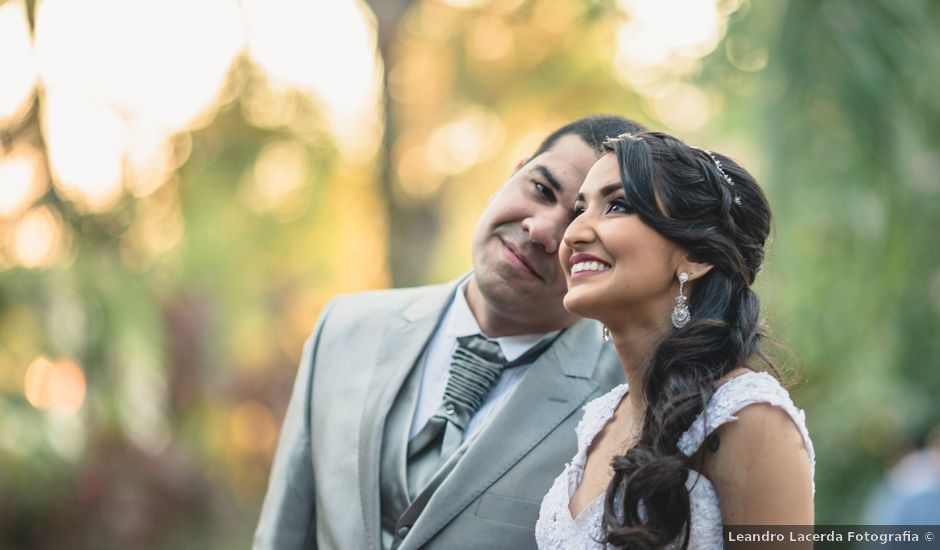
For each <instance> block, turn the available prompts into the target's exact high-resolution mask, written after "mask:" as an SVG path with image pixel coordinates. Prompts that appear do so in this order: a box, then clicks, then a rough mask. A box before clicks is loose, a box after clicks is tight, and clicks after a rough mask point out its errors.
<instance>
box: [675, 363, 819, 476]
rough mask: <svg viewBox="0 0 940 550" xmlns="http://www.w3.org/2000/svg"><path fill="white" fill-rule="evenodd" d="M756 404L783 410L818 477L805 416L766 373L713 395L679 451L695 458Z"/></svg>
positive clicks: (743, 377) (730, 384) (750, 375)
mask: <svg viewBox="0 0 940 550" xmlns="http://www.w3.org/2000/svg"><path fill="white" fill-rule="evenodd" d="M757 403H767V404H769V405H773V406H775V407H780V408H781V409H783V411H784V412H786V413H787V414H788V415H789V416H790V419H791V420H793V423H794V424H795V425H796V427H797V429H798V430H799V431H800V435H801V436H802V437H803V446H804V447H805V448H806V453H807V454H808V455H809V460H810V472H811V473H812V474H813V475H814V477H815V471H816V453H815V451H814V450H813V442H812V441H811V440H810V438H809V431H808V430H807V429H806V414H805V413H804V412H803V411H802V410H800V409H798V408H797V407H796V405H794V404H793V400H792V399H790V394H789V393H788V392H787V390H786V389H785V388H784V387H783V386H781V385H780V382H779V381H778V380H777V379H776V378H774V377H773V376H771V375H770V374H767V373H766V372H747V373H745V374H742V375H740V376H736V377H734V378H732V379H731V380H729V381H728V382H726V383H724V384H722V386H721V387H720V388H718V389H717V390H716V391H715V394H714V395H712V398H711V399H710V400H709V402H708V404H707V405H706V406H705V410H704V411H702V412H701V413H700V414H699V415H698V416H697V417H696V418H695V421H694V422H692V426H691V427H690V428H689V429H688V430H687V431H686V432H685V433H684V434H682V437H680V438H679V443H678V445H679V450H680V451H682V453H683V454H685V455H686V456H692V455H693V454H695V452H696V451H698V449H699V448H700V447H701V446H702V443H704V442H705V439H706V438H707V437H708V436H709V435H711V434H712V433H713V432H714V431H715V430H717V429H718V428H719V427H720V426H721V425H723V424H727V423H728V422H733V421H735V420H737V419H738V417H737V416H735V414H736V413H737V412H738V411H740V410H741V409H743V408H745V407H747V406H748V405H754V404H757ZM814 491H815V481H814Z"/></svg>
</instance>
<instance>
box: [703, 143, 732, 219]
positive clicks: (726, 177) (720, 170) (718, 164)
mask: <svg viewBox="0 0 940 550" xmlns="http://www.w3.org/2000/svg"><path fill="white" fill-rule="evenodd" d="M695 148H696V149H698V150H699V151H701V152H703V153H705V154H706V155H708V158H710V159H712V162H713V163H715V168H717V169H718V173H720V174H721V177H722V178H723V179H724V180H725V181H726V182H727V183H728V188H729V189H730V190H731V196H732V197H733V200H734V204H737V205H738V206H740V205H741V197H740V196H739V195H738V193H737V191H735V187H734V181H732V180H731V176H729V175H728V173H727V172H725V170H724V168H722V167H721V161H720V160H718V157H716V156H715V155H714V153H712V152H711V151H709V150H708V149H702V148H701V147H695Z"/></svg>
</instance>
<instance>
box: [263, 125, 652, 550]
mask: <svg viewBox="0 0 940 550" xmlns="http://www.w3.org/2000/svg"><path fill="white" fill-rule="evenodd" d="M639 129H640V128H639V126H637V125H636V124H635V123H633V122H630V121H628V120H625V119H623V118H620V117H612V116H599V117H587V118H583V119H579V120H577V121H575V122H572V123H571V124H568V125H566V126H564V127H562V128H560V129H558V130H556V131H555V132H554V133H552V134H551V135H550V136H549V137H548V138H546V139H545V141H544V142H543V143H542V145H541V146H540V147H539V148H538V150H537V151H536V152H535V154H534V155H533V156H532V158H531V160H529V161H528V162H526V163H525V164H522V165H521V166H520V167H519V168H517V170H516V172H515V173H514V174H513V175H512V176H511V177H510V178H509V180H508V181H507V182H506V183H505V184H504V185H503V186H502V188H501V189H500V190H499V191H498V192H497V193H496V194H495V195H494V196H493V197H492V198H491V200H490V202H489V205H488V206H487V208H486V210H485V211H484V212H483V215H482V217H481V218H480V220H479V222H478V225H477V228H476V232H475V234H474V237H473V271H472V272H471V273H470V274H469V275H465V276H463V277H461V278H460V279H458V280H456V281H451V282H450V283H447V284H444V285H437V286H428V287H422V288H408V289H398V290H385V291H377V292H367V293H363V294H357V295H351V296H342V297H339V298H337V299H335V300H333V301H332V302H331V303H330V304H329V305H327V306H326V307H325V308H324V310H323V311H322V313H321V314H320V319H319V321H318V323H317V326H316V328H315V329H314V332H313V334H312V336H311V337H310V339H309V340H308V341H307V343H306V346H305V347H304V353H303V357H302V359H301V362H300V367H299V371H298V373H297V379H296V382H295V385H294V391H293V395H292V396H291V401H290V406H289V408H288V411H287V417H286V418H285V420H284V426H283V428H282V431H281V436H280V442H279V444H278V449H277V454H276V456H275V459H274V466H273V469H272V471H271V478H270V482H269V486H268V493H267V496H266V497H265V501H264V507H263V509H262V512H261V519H260V522H259V524H258V528H257V531H256V533H255V539H254V548H256V549H262V548H263V549H267V548H271V549H294V548H310V547H313V548H321V549H340V550H344V549H350V550H358V549H367V548H368V549H376V550H378V549H382V548H384V549H388V548H396V549H401V550H406V549H415V548H419V547H422V548H423V547H430V548H507V549H508V548H512V549H517V548H532V547H534V546H535V536H534V529H535V522H536V519H537V518H538V513H539V504H540V502H541V500H542V497H543V496H544V495H545V493H546V492H547V491H548V489H549V487H550V486H551V484H552V481H553V480H554V478H555V477H556V476H557V475H558V474H559V473H560V472H561V471H562V468H563V467H564V464H565V462H566V461H567V460H570V458H571V457H572V456H573V455H574V452H575V447H576V440H575V425H576V423H577V421H578V420H579V419H580V417H581V412H580V409H581V407H582V406H583V405H584V404H585V403H586V402H587V401H589V400H590V399H591V398H593V397H596V396H598V395H600V394H602V393H604V392H606V391H607V390H609V389H610V388H611V387H613V386H614V385H615V384H617V383H619V382H621V381H622V379H623V371H622V369H621V368H620V366H619V364H617V363H616V355H615V353H614V352H613V350H612V349H610V347H609V346H604V345H603V342H602V340H601V328H600V326H599V325H598V324H597V323H596V322H594V321H588V320H583V319H581V320H579V319H578V318H576V317H574V316H573V315H571V314H570V313H568V312H567V311H566V310H565V309H564V307H562V297H563V296H564V294H565V291H566V288H565V277H564V273H563V271H562V269H561V266H560V265H559V263H558V257H557V252H558V245H559V242H560V240H561V237H562V234H563V233H564V231H565V228H566V227H567V225H568V223H569V222H570V221H571V212H572V206H573V204H574V198H575V195H576V194H577V192H578V189H579V187H580V186H581V182H582V181H583V180H584V176H585V175H586V174H587V172H588V170H589V169H590V167H591V165H592V164H593V163H594V162H595V161H596V160H597V159H598V157H599V156H600V153H599V151H600V150H601V143H602V142H603V141H604V139H605V138H607V137H612V136H616V135H618V134H621V133H624V132H629V131H637V130H639ZM484 337H485V338H484Z"/></svg>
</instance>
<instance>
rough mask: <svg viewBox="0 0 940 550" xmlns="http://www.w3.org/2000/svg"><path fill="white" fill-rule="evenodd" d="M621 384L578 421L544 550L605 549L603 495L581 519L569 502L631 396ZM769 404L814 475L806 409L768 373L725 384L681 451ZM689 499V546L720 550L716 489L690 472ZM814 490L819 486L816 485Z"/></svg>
mask: <svg viewBox="0 0 940 550" xmlns="http://www.w3.org/2000/svg"><path fill="white" fill-rule="evenodd" d="M627 391H628V388H627V385H626V384H621V385H620V386H617V387H616V388H614V389H612V390H610V391H609V392H608V393H606V394H605V395H602V396H601V397H598V398H597V399H595V400H593V401H591V402H590V403H588V404H587V405H585V407H584V416H583V417H582V418H581V422H579V423H578V427H577V435H578V452H577V453H576V454H575V455H574V458H573V459H572V460H571V462H569V463H568V464H567V465H566V466H565V469H564V470H563V471H562V473H561V475H559V476H558V477H557V478H555V482H554V483H553V484H552V487H551V489H549V491H548V493H547V494H546V495H545V498H544V499H543V500H542V506H541V509H540V511H539V519H538V523H536V526H535V538H536V541H537V542H538V545H539V548H540V549H542V550H595V549H597V548H602V545H601V544H600V543H598V542H597V541H599V540H602V538H603V535H604V533H603V529H602V527H601V518H602V516H603V512H604V496H603V495H600V496H598V498H596V499H595V500H594V501H593V502H591V503H590V504H588V505H587V506H586V507H585V508H584V509H583V510H582V511H581V512H580V513H579V514H578V517H577V518H572V517H571V512H570V511H569V510H568V502H569V501H570V500H571V497H572V496H573V495H574V493H575V491H577V489H578V486H580V485H581V479H582V477H583V476H584V467H585V464H586V463H587V453H588V449H589V448H590V446H591V443H592V442H593V441H594V438H595V437H596V436H597V434H598V433H600V431H601V430H602V429H603V428H604V425H605V424H607V422H608V421H609V420H610V418H611V417H612V416H613V415H614V410H615V409H616V408H617V405H618V404H620V401H621V400H622V399H623V397H624V396H625V395H626V394H627ZM755 403H768V404H770V405H774V406H777V407H780V408H781V409H783V410H784V411H785V412H786V413H787V414H788V415H789V416H790V418H792V419H793V423H794V424H795V425H796V427H797V428H798V429H799V431H800V434H801V435H802V436H803V444H804V446H805V447H806V452H807V453H808V454H809V459H810V472H811V473H815V464H816V460H815V453H814V451H813V443H812V441H810V438H809V432H808V431H807V430H806V420H805V415H804V414H803V411H801V410H800V409H798V408H796V406H795V405H794V404H793V401H791V400H790V395H789V394H788V393H787V390H785V389H784V388H783V387H782V386H781V385H780V383H779V382H778V381H777V379H776V378H774V377H772V376H770V375H769V374H767V373H757V372H748V373H745V374H742V375H740V376H738V377H735V378H733V379H731V380H730V381H728V382H727V383H725V384H724V385H722V386H721V387H720V388H718V390H717V391H716V392H715V394H714V395H713V396H712V398H711V400H710V401H709V402H708V405H706V407H705V410H704V411H702V413H701V414H699V415H698V417H696V419H695V421H694V422H693V423H692V426H691V427H690V428H689V429H688V430H687V431H686V432H685V433H684V434H682V437H681V438H680V439H679V449H680V450H681V451H682V452H683V453H685V454H686V456H691V455H692V454H694V453H695V452H696V451H697V450H698V449H699V447H701V445H702V443H703V442H704V441H705V438H707V437H708V436H709V435H710V434H711V433H712V432H714V431H715V430H716V429H718V427H719V426H721V425H722V424H726V423H728V422H732V421H734V420H737V417H736V416H735V413H737V412H738V411H740V410H741V409H743V408H744V407H746V406H748V405H752V404H755ZM686 487H687V488H688V489H689V501H690V512H691V514H690V539H689V548H696V549H707V548H722V547H723V543H722V528H723V523H722V519H721V508H720V506H719V503H718V495H717V494H716V493H715V488H714V487H713V486H712V484H711V482H710V481H709V480H708V478H706V477H705V476H703V475H701V474H699V473H698V472H695V471H690V472H689V477H688V479H687V480H686ZM813 489H814V491H815V483H814V486H813Z"/></svg>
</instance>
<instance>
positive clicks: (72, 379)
mask: <svg viewBox="0 0 940 550" xmlns="http://www.w3.org/2000/svg"><path fill="white" fill-rule="evenodd" d="M23 391H24V393H25V394H26V399H27V400H28V401H29V403H30V404H31V405H32V406H34V407H36V408H37V409H51V410H54V411H57V412H62V413H66V414H75V413H77V412H78V410H79V409H81V407H82V403H84V402H85V391H86V388H85V373H84V372H83V371H82V369H81V368H80V367H79V366H78V364H77V363H76V362H75V361H73V360H71V359H60V360H58V361H52V360H50V359H48V358H46V357H43V356H39V357H36V358H35V359H33V361H32V362H31V363H30V364H29V367H28V368H27V369H26V378H25V379H24V381H23Z"/></svg>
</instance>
